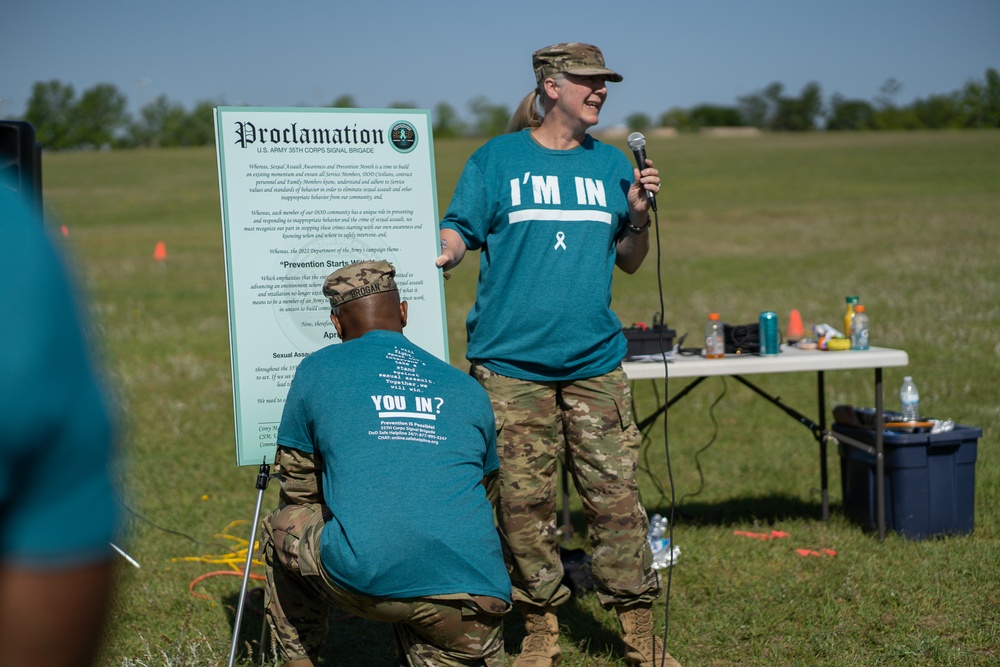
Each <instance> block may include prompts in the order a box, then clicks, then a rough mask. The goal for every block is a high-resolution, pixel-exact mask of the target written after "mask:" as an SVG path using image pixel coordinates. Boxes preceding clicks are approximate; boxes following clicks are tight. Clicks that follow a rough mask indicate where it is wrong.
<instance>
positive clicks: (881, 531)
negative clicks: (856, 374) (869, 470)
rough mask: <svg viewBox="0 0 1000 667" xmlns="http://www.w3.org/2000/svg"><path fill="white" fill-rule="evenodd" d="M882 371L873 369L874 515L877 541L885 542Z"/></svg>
mask: <svg viewBox="0 0 1000 667" xmlns="http://www.w3.org/2000/svg"><path fill="white" fill-rule="evenodd" d="M882 430H883V429H882V369H881V368H876V369H875V513H876V520H877V522H878V540H879V542H882V541H883V540H885V443H884V442H883V438H882Z"/></svg>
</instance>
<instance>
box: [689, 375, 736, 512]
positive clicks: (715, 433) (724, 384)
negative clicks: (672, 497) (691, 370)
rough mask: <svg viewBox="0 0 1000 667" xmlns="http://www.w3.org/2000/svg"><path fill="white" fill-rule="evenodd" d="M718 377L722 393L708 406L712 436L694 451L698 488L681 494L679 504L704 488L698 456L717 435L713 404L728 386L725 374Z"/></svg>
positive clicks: (724, 393) (716, 402)
mask: <svg viewBox="0 0 1000 667" xmlns="http://www.w3.org/2000/svg"><path fill="white" fill-rule="evenodd" d="M720 377H721V378H722V393H721V394H719V395H718V396H716V397H715V400H714V401H712V404H711V405H710V406H708V417H709V419H711V420H712V437H711V438H709V439H708V442H706V443H705V444H704V445H703V446H702V448H701V449H699V450H698V451H697V452H695V453H694V467H695V470H697V471H698V490H697V491H695V492H694V493H685V494H684V495H683V496H681V499H680V500H679V501H677V502H678V504H680V505H683V504H684V501H685V500H686V499H687V498H694V497H695V496H697V495H698V494H699V493H701V492H702V490H703V489H704V488H705V474H704V473H703V472H702V469H701V461H700V459H699V457H700V456H701V455H702V454H703V453H704V452H705V451H707V450H708V448H709V447H711V446H712V445H713V444H714V443H715V439H716V438H717V437H718V436H719V422H718V420H717V419H716V418H715V406H716V405H718V404H719V401H721V400H722V397H723V396H725V395H726V391H727V390H728V388H729V386H728V385H727V384H726V378H725V376H720Z"/></svg>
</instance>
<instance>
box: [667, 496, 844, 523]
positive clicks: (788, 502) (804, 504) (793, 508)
mask: <svg viewBox="0 0 1000 667" xmlns="http://www.w3.org/2000/svg"><path fill="white" fill-rule="evenodd" d="M831 509H833V506H832V505H831ZM669 511H670V508H669V507H657V508H656V509H650V510H649V513H650V514H653V513H654V512H655V513H658V514H662V515H664V516H667V514H668V512H669ZM822 515H823V506H822V504H821V503H820V502H816V501H811V500H803V499H802V498H800V497H798V496H793V495H789V494H784V493H772V494H766V495H762V496H742V497H738V498H729V499H726V500H719V501H714V502H697V501H692V500H686V501H684V502H683V503H681V504H678V505H677V508H676V510H675V512H674V521H675V522H676V523H685V524H688V525H691V526H737V525H745V524H748V523H751V524H752V523H763V524H775V523H780V522H782V521H787V520H790V519H820V518H822Z"/></svg>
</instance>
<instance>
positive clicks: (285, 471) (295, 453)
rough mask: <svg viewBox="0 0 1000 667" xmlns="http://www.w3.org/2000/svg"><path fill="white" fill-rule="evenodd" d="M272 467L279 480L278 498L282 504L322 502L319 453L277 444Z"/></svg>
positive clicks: (321, 464) (321, 465) (321, 468)
mask: <svg viewBox="0 0 1000 667" xmlns="http://www.w3.org/2000/svg"><path fill="white" fill-rule="evenodd" d="M274 467H275V472H276V473H277V475H278V479H279V480H280V482H281V493H280V500H281V503H282V504H283V505H304V504H306V503H322V502H323V487H322V486H321V485H320V473H321V472H322V470H323V460H322V459H321V458H320V456H319V454H309V453H307V452H303V451H301V450H298V449H292V448H291V447H282V446H281V445H279V446H278V451H277V453H276V454H275V455H274Z"/></svg>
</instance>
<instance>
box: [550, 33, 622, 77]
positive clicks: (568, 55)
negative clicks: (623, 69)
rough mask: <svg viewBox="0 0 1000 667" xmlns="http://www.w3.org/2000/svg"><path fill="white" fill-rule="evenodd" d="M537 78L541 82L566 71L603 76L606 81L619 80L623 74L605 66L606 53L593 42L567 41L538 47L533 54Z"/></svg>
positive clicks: (581, 74) (568, 72)
mask: <svg viewBox="0 0 1000 667" xmlns="http://www.w3.org/2000/svg"><path fill="white" fill-rule="evenodd" d="M531 66H532V67H533V68H534V69H535V80H536V81H537V82H538V83H539V84H541V82H542V81H543V80H545V77H548V76H552V75H553V74H558V73H559V72H565V73H566V74H578V75H580V76H595V75H597V76H603V77H604V79H605V80H606V81H614V82H616V83H617V82H619V81H621V80H622V75H621V74H619V73H618V72H615V71H613V70H610V69H608V68H607V67H605V66H604V55H603V54H602V53H601V50H600V49H599V48H597V47H596V46H594V45H593V44H584V43H583V42H565V43H562V44H553V45H552V46H546V47H545V48H544V49H538V50H537V51H535V52H534V53H533V54H531Z"/></svg>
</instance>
